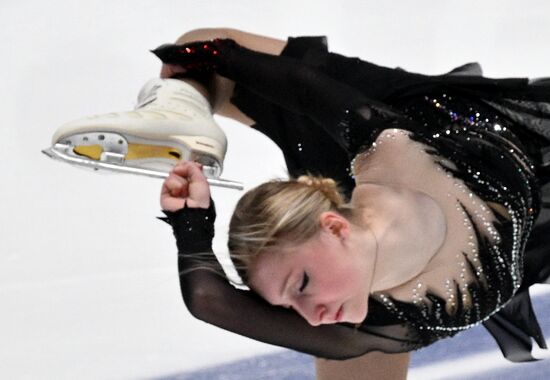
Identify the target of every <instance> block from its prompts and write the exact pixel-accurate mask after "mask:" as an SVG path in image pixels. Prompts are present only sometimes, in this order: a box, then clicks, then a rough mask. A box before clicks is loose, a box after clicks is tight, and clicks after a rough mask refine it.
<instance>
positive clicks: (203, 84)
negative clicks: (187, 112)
mask: <svg viewBox="0 0 550 380" xmlns="http://www.w3.org/2000/svg"><path fill="white" fill-rule="evenodd" d="M215 38H230V39H232V40H234V41H236V42H237V43H238V44H239V45H241V46H244V47H246V48H247V49H251V50H254V51H258V52H262V53H266V54H272V55H279V54H281V52H282V51H283V49H284V47H285V46H286V40H281V39H277V38H272V37H268V36H262V35H258V34H253V33H248V32H244V31H242V30H238V29H232V28H201V29H194V30H190V31H188V32H186V33H184V34H182V35H181V36H180V37H179V38H178V39H177V40H176V42H175V43H176V44H178V45H183V44H187V43H190V42H196V41H208V40H213V39H215ZM185 81H187V82H189V83H190V84H191V85H193V86H194V87H195V88H197V89H198V90H199V91H200V92H201V93H202V94H203V95H205V96H206V97H207V98H208V99H209V100H210V104H211V105H212V111H213V112H214V113H215V114H218V115H221V116H224V117H228V118H230V119H233V120H236V121H238V122H240V123H242V124H245V125H248V126H250V125H252V124H254V120H252V119H250V118H249V117H248V116H247V115H245V114H244V113H242V112H241V111H240V110H239V109H238V108H237V107H235V106H234V105H233V104H232V103H231V97H232V96H233V91H234V89H235V82H234V81H233V80H231V79H229V78H226V77H223V76H220V75H217V74H214V75H212V77H211V78H209V80H208V81H204V80H203V81H200V82H199V81H196V80H193V79H190V78H186V79H185Z"/></svg>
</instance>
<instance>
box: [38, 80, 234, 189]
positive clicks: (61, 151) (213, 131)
mask: <svg viewBox="0 0 550 380" xmlns="http://www.w3.org/2000/svg"><path fill="white" fill-rule="evenodd" d="M226 149H227V139H226V137H225V134H224V132H223V131H222V130H221V128H220V127H219V126H218V125H217V124H216V122H215V121H214V118H213V116H212V113H211V108H210V104H209V103H208V101H207V99H206V98H205V97H204V96H203V95H202V94H201V93H200V92H198V91H197V90H196V89H195V88H193V87H192V86H191V85H189V84H187V83H185V82H183V81H181V80H177V79H151V80H150V81H148V82H147V83H146V84H145V85H144V86H143V88H142V89H141V91H140V93H139V96H138V104H137V106H136V108H135V110H133V111H126V112H116V113H109V114H105V115H98V116H91V117H86V118H83V119H78V120H75V121H71V122H69V123H67V124H64V125H63V126H61V127H60V128H59V129H58V130H57V131H56V132H55V134H54V136H53V138H52V147H51V148H49V149H46V150H44V151H43V152H44V153H45V154H46V155H48V156H50V157H51V158H54V159H60V160H62V161H65V162H68V163H71V164H74V165H79V166H84V167H90V168H93V169H95V170H109V171H116V172H125V173H132V174H140V175H147V176H152V177H157V178H166V177H167V176H168V172H169V171H170V170H171V169H172V167H173V166H174V165H175V164H176V163H177V162H178V161H179V160H188V161H196V162H199V163H201V164H202V165H203V171H204V174H205V175H206V177H207V178H208V180H209V183H210V184H211V185H214V186H223V187H230V188H237V189H242V185H241V184H240V183H237V182H233V181H227V180H222V179H220V178H219V177H220V175H221V173H222V169H223V160H224V157H225V153H226Z"/></svg>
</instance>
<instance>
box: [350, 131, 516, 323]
mask: <svg viewBox="0 0 550 380" xmlns="http://www.w3.org/2000/svg"><path fill="white" fill-rule="evenodd" d="M408 134H409V132H408V131H405V130H401V129H387V130H385V131H383V132H382V133H381V134H380V135H379V137H378V138H377V139H376V141H375V143H376V146H373V148H371V149H370V150H369V151H367V152H365V153H362V154H360V155H358V156H357V158H356V160H355V163H354V167H355V180H356V183H357V188H356V189H361V186H362V185H364V184H369V183H374V184H380V185H386V186H392V187H397V188H401V189H404V191H406V192H409V193H410V199H411V200H412V202H413V203H414V202H416V203H417V204H411V205H410V207H404V208H403V209H404V210H413V211H414V210H416V211H417V212H419V211H420V210H423V209H424V210H426V212H425V213H421V214H419V217H418V218H413V219H412V220H411V222H410V225H409V226H408V227H405V229H404V230H403V235H404V236H405V239H407V238H409V237H408V236H407V234H408V233H407V232H406V229H412V230H413V231H412V233H411V234H410V236H412V238H411V239H412V240H413V241H415V237H416V239H417V240H418V239H422V238H424V239H430V240H429V241H428V242H426V243H423V244H416V245H410V244H407V243H406V241H404V240H403V241H401V243H402V244H401V247H407V248H404V249H401V250H400V251H398V250H395V249H394V250H393V251H392V250H390V251H387V252H386V254H388V255H394V256H395V257H398V258H400V260H397V261H396V260H394V261H393V262H395V263H396V265H395V267H394V268H393V269H394V270H395V272H394V273H396V274H397V276H396V277H394V281H393V283H392V281H391V279H389V281H388V282H387V283H386V284H387V285H388V287H386V288H385V289H383V290H380V291H381V292H383V293H384V294H387V295H390V296H391V297H393V298H395V299H397V300H401V301H404V302H411V301H412V302H414V301H415V300H417V301H419V300H421V298H422V297H423V296H424V295H425V293H426V291H428V290H429V291H430V293H433V294H435V295H437V296H439V297H441V298H443V299H446V300H449V301H450V302H447V312H448V313H452V311H453V304H454V302H453V297H455V295H456V291H455V289H456V284H458V285H459V286H461V287H463V286H465V284H467V283H468V282H470V281H472V280H473V279H474V278H473V273H471V271H470V270H468V263H467V261H466V260H465V256H466V257H467V258H468V259H469V260H470V261H471V262H472V263H473V264H474V265H476V263H477V264H478V265H479V261H478V258H477V254H478V253H477V245H478V244H477V239H476V237H475V234H474V232H473V228H472V226H471V223H470V221H469V220H468V219H467V218H466V215H465V213H464V211H463V210H462V208H461V207H460V203H462V204H463V205H464V207H465V208H466V210H467V211H468V212H469V213H470V214H471V216H472V218H473V220H474V222H475V223H476V224H477V225H478V226H483V227H482V228H481V230H482V231H483V232H484V233H485V235H486V236H487V237H488V239H490V240H491V239H495V235H491V229H492V222H493V221H494V220H495V215H494V213H493V209H494V210H497V211H499V212H502V213H503V215H507V214H506V210H505V209H504V207H502V206H500V205H496V204H491V205H487V204H486V203H485V202H483V201H482V200H481V199H479V198H478V197H477V196H476V195H475V194H474V193H473V192H471V191H470V190H469V189H468V188H467V187H466V186H465V185H464V183H463V182H462V181H461V180H459V179H456V178H454V177H452V176H450V175H448V174H447V173H446V172H445V171H444V170H443V169H441V168H440V167H439V165H438V164H436V163H435V162H434V160H436V159H438V160H442V159H443V158H442V157H438V156H432V155H430V154H428V153H426V152H425V151H424V148H425V147H424V146H423V145H422V144H420V143H418V142H416V141H412V140H411V139H409V137H408ZM359 193H360V190H359ZM354 194H355V193H354ZM354 196H355V195H354ZM459 202H460V203H459ZM488 206H491V207H488ZM406 219H408V218H406ZM442 223H444V224H445V227H446V228H445V230H443V231H441V227H442V226H441V224H442ZM484 223H486V224H484ZM422 230H424V233H421V232H419V231H422ZM438 235H439V236H440V237H441V236H442V237H443V238H442V239H441V238H440V237H439V238H438ZM433 239H436V240H437V239H440V241H432V240H433ZM402 251H407V252H402ZM455 282H456V284H455ZM466 293H467V292H466ZM463 301H464V303H465V305H468V304H469V302H470V301H471V300H469V299H467V295H466V294H465V295H463Z"/></svg>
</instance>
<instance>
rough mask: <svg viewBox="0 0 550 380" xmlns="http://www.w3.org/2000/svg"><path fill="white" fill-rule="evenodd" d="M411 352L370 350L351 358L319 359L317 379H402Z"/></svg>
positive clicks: (404, 375)
mask: <svg viewBox="0 0 550 380" xmlns="http://www.w3.org/2000/svg"><path fill="white" fill-rule="evenodd" d="M409 361H410V353H408V352H405V353H402V354H385V353H382V352H370V353H368V354H365V355H363V356H359V357H357V358H354V359H349V360H343V361H338V360H326V359H317V360H316V361H315V367H316V372H317V380H369V379H373V380H400V379H403V380H404V379H406V378H407V370H408V367H409Z"/></svg>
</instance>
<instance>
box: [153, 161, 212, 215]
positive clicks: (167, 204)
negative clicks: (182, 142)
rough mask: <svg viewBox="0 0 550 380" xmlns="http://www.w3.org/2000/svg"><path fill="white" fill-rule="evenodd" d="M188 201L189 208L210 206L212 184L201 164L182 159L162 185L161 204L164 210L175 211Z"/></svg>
mask: <svg viewBox="0 0 550 380" xmlns="http://www.w3.org/2000/svg"><path fill="white" fill-rule="evenodd" d="M186 202H187V206H188V207H189V208H208V207H210V185H209V184H208V181H207V180H206V177H205V176H204V174H203V172H202V165H201V164H198V163H196V162H191V161H180V162H179V163H178V164H177V165H176V166H174V168H173V169H172V171H171V172H170V175H169V176H168V178H166V180H165V181H164V184H163V185H162V191H161V194H160V205H161V207H162V209H163V210H166V211H172V212H175V211H178V210H180V209H182V208H183V207H184V206H185V204H186Z"/></svg>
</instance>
